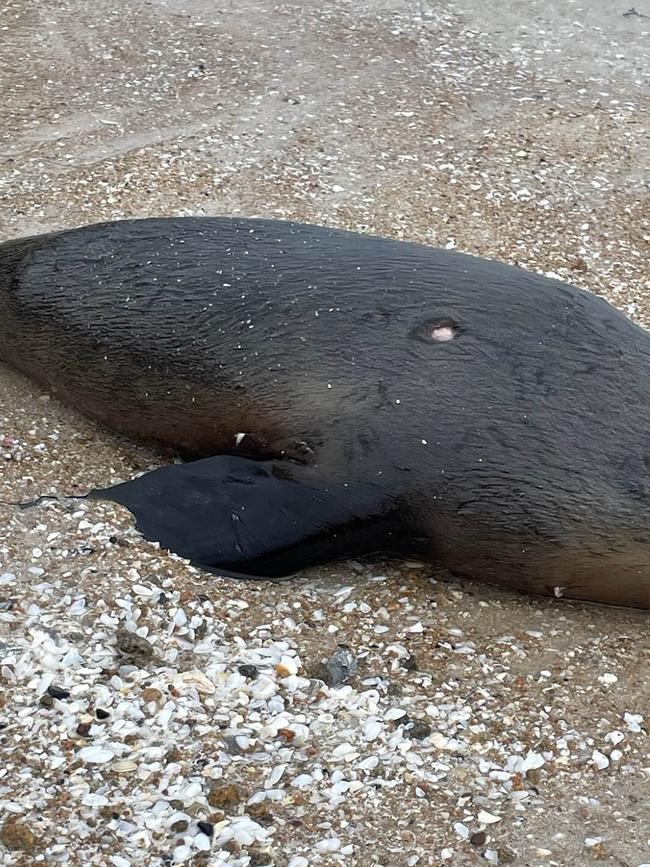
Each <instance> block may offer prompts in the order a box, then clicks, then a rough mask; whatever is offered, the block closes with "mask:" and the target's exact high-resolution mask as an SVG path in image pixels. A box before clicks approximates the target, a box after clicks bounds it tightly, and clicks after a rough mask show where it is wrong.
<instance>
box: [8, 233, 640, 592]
mask: <svg viewBox="0 0 650 867" xmlns="http://www.w3.org/2000/svg"><path fill="white" fill-rule="evenodd" d="M0 358H2V360H4V361H6V362H7V363H9V364H11V365H13V366H14V367H16V368H18V369H19V370H21V371H22V372H24V373H26V374H28V375H29V376H31V377H33V378H34V379H35V380H37V381H38V382H39V383H40V384H41V385H42V386H44V387H45V388H47V389H49V390H51V391H52V393H54V394H56V395H58V396H59V397H60V398H61V399H62V400H64V401H67V402H68V403H70V404H72V405H74V406H75V407H77V408H78V409H79V410H81V411H82V412H84V413H86V414H87V415H89V416H91V417H93V418H94V419H96V420H99V421H100V422H103V423H104V424H105V425H107V426H108V427H110V428H112V429H113V430H115V431H119V432H120V433H122V434H126V435H127V436H130V437H135V438H137V439H140V440H146V441H149V442H153V443H158V444H161V445H164V446H170V447H173V448H174V449H178V450H179V451H181V452H182V453H184V454H185V456H186V457H187V456H190V457H192V458H193V460H192V461H191V462H187V463H180V464H171V465H169V466H166V467H162V468H161V469H159V470H155V471H153V472H151V473H149V474H146V475H144V476H142V477H140V478H136V479H134V480H132V481H127V482H125V483H123V484H120V485H117V486H115V487H112V488H108V489H106V490H102V491H94V492H92V493H91V496H95V497H104V498H108V499H112V500H115V501H117V502H119V503H122V504H123V505H125V506H126V507H127V508H129V509H130V510H131V511H132V512H133V513H134V514H135V516H136V519H137V524H138V526H139V528H140V529H141V531H142V532H143V533H144V535H145V536H147V537H148V538H150V539H154V540H158V541H160V543H161V544H162V545H163V546H164V547H167V548H169V549H171V550H173V551H176V552H177V553H179V554H181V555H183V556H185V557H188V558H189V559H191V560H193V561H194V562H196V563H198V564H201V565H203V566H205V567H207V568H210V569H213V570H214V571H218V572H220V573H224V572H225V573H230V574H237V575H244V576H251V577H277V576H283V575H288V574H291V573H293V572H295V571H297V570H299V569H302V568H304V567H306V566H309V565H312V564H315V563H321V562H324V561H328V560H333V559H339V558H343V557H346V556H355V557H357V556H363V555H365V554H370V553H375V552H376V553H379V552H383V553H387V554H389V555H395V556H399V557H404V556H408V557H415V558H419V559H425V560H427V561H430V562H431V563H433V564H436V565H438V566H440V567H444V568H446V569H448V570H450V571H452V572H453V573H455V574H457V575H460V576H467V577H471V578H478V579H482V580H484V581H488V582H491V583H495V584H500V585H503V586H506V587H509V588H513V589H517V590H522V591H528V592H533V593H537V594H550V595H556V596H559V595H564V596H567V597H573V598H578V599H586V600H592V601H599V602H607V603H616V604H625V605H634V606H640V607H650V334H648V332H646V331H645V330H643V329H642V328H640V327H638V326H637V325H635V324H634V323H632V322H631V321H630V320H629V319H628V318H627V317H626V316H624V315H623V314H622V313H620V312H619V311H617V310H616V309H615V308H613V307H612V306H611V305H609V304H608V303H607V302H606V301H604V300H603V299H601V298H599V297H597V296H596V295H593V294H591V293H589V292H586V291H583V290H580V289H577V288H575V287H573V286H570V285H567V284H564V283H562V282H560V281H557V280H551V279H548V278H545V277H542V276H538V275H536V274H533V273H528V272H526V271H523V270H521V269H519V268H516V267H512V266H508V265H505V264H501V263H498V262H495V261H489V260H485V259H481V258H478V257H472V256H467V255H463V254H460V253H456V252H450V251H445V250H438V249H434V248H430V247H426V246H421V245H417V244H411V243H404V242H398V241H394V240H388V239H385V238H378V237H373V236H369V235H360V234H355V233H350V232H344V231H339V230H334V229H328V228H321V227H317V226H310V225H304V224H299V223H291V222H281V221H273V220H248V219H239V218H232V219H231V218H189V217H188V218H178V219H176V218H174V219H144V220H128V221H118V222H114V223H103V224H99V225H93V226H88V227H84V228H79V229H72V230H70V231H61V232H55V233H52V234H48V235H43V236H40V237H30V238H24V239H18V240H14V241H9V242H6V243H4V244H2V245H0Z"/></svg>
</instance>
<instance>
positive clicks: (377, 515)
mask: <svg viewBox="0 0 650 867" xmlns="http://www.w3.org/2000/svg"><path fill="white" fill-rule="evenodd" d="M299 472H300V467H296V466H293V465H290V464H279V463H275V462H273V461H255V460H252V459H248V458H241V457H234V456H229V455H220V456H218V457H212V458H206V459H204V460H200V461H194V462H193V463H189V464H171V465H169V466H166V467H162V468H161V469H158V470H154V471H153V472H150V473H147V474H146V475H144V476H140V477H139V478H137V479H134V480H133V481H130V482H125V483H123V484H120V485H116V486H115V487H112V488H107V489H105V490H97V491H92V492H91V493H90V494H89V495H88V496H89V497H93V498H97V499H107V500H113V501H115V502H117V503H120V504H121V505H123V506H126V508H127V509H129V511H131V512H132V513H133V514H134V515H135V518H136V526H137V527H138V529H139V530H140V532H141V533H142V534H143V535H144V536H145V537H146V538H147V539H150V540H152V541H157V542H160V544H161V545H162V546H163V547H164V548H168V549H169V550H171V551H174V552H175V553H176V554H179V555H180V556H182V557H185V558H187V559H188V560H191V561H192V562H193V563H195V564H197V565H201V566H203V567H205V568H208V569H211V570H213V571H215V572H220V573H221V574H230V575H237V576H241V577H255V578H276V577H280V576H284V575H290V574H292V573H293V572H296V571H298V570H300V569H304V568H306V567H307V566H311V565H314V564H316V563H323V562H326V561H329V560H335V559H341V558H344V557H348V556H353V557H359V556H363V555H365V554H370V553H379V552H383V553H397V552H398V550H399V547H400V546H399V539H400V537H401V533H400V528H399V525H398V524H397V523H396V521H395V520H394V513H393V509H392V508H391V506H390V505H389V504H386V503H384V502H382V500H381V497H380V492H379V490H378V489H377V488H375V487H374V486H372V485H368V486H366V487H363V486H353V487H350V488H348V487H347V486H337V487H335V488H328V487H327V486H326V485H323V487H319V486H316V485H315V484H314V482H313V481H312V482H309V483H303V482H301V481H299V480H298V479H297V478H296V477H295V476H296V473H299ZM393 539H394V540H395V541H394V542H393V541H392V540H393Z"/></svg>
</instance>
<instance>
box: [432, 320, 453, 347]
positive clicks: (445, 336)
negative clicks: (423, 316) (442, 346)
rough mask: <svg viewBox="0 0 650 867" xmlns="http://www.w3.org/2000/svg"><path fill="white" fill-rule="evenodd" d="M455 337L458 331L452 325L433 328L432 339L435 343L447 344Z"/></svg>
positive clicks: (446, 324) (434, 326)
mask: <svg viewBox="0 0 650 867" xmlns="http://www.w3.org/2000/svg"><path fill="white" fill-rule="evenodd" d="M455 336H456V329H455V328H454V326H453V325H451V324H448V323H445V324H444V325H433V326H432V328H431V339H432V340H433V341H434V342H435V343H447V341H448V340H453V339H454V337H455Z"/></svg>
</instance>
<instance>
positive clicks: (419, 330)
mask: <svg viewBox="0 0 650 867" xmlns="http://www.w3.org/2000/svg"><path fill="white" fill-rule="evenodd" d="M459 331H460V328H459V326H458V323H457V322H454V320H453V319H450V318H448V317H446V316H445V317H440V318H437V319H427V320H425V321H424V322H420V323H419V324H418V325H416V326H415V328H413V329H412V331H411V337H414V338H415V339H416V340H420V341H422V342H423V343H449V341H450V340H453V339H454V338H455V337H457V336H458V334H459Z"/></svg>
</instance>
